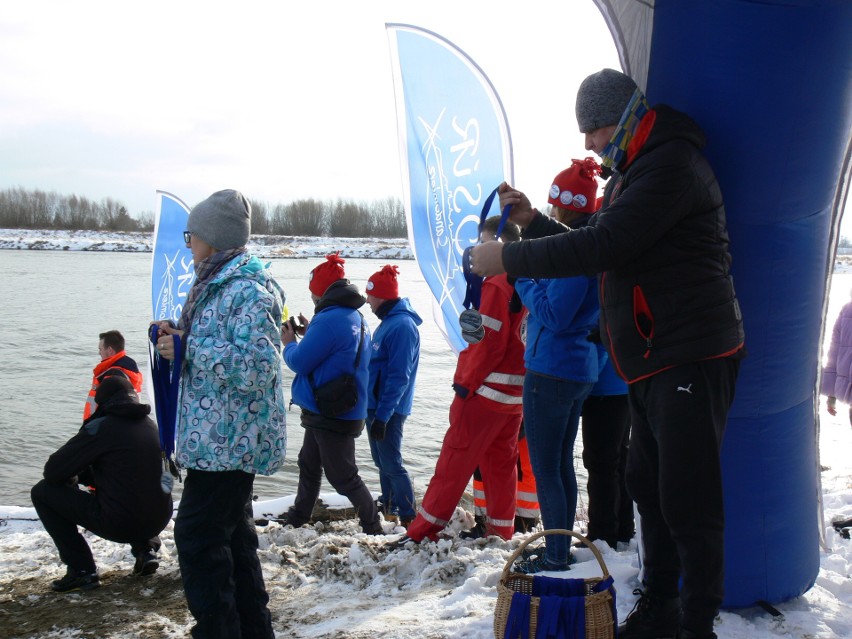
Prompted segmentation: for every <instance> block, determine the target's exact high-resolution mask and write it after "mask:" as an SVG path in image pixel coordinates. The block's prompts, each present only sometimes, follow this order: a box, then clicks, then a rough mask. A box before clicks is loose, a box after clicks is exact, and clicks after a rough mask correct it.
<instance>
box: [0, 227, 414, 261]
mask: <svg viewBox="0 0 852 639" xmlns="http://www.w3.org/2000/svg"><path fill="white" fill-rule="evenodd" d="M248 246H249V249H250V250H251V251H252V252H253V253H254V254H255V255H257V256H259V257H267V258H270V257H306V258H307V257H323V256H325V255H326V254H328V253H330V252H332V251H337V250H340V253H341V255H342V256H343V257H369V258H376V259H387V260H404V259H413V258H414V254H413V253H412V252H411V250H410V249H409V248H408V238H392V239H377V238H362V237H354V238H331V237H301V236H289V235H253V236H252V237H251V239H250V240H249V244H248ZM153 247H154V234H153V233H118V232H100V231H54V230H36V229H0V249H22V250H26V249H31V250H40V251H49V250H59V251H113V252H125V253H150V252H151V250H152V249H153Z"/></svg>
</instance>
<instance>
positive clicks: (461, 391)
mask: <svg viewBox="0 0 852 639" xmlns="http://www.w3.org/2000/svg"><path fill="white" fill-rule="evenodd" d="M453 390H454V391H455V392H456V395H458V396H459V397H461V398H462V399H467V394H468V393H469V392H470V391H468V390H467V389H466V388H465V387H464V386H462V385H461V384H453Z"/></svg>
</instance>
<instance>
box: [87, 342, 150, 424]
mask: <svg viewBox="0 0 852 639" xmlns="http://www.w3.org/2000/svg"><path fill="white" fill-rule="evenodd" d="M107 371H112V373H110V374H111V375H112V374H117V375H124V376H125V377H126V378H127V379H129V380H130V383H131V384H133V388H134V389H136V392H137V393H141V392H142V373H140V372H139V367H138V366H137V365H136V360H134V359H133V358H131V357H128V356H127V353H126V352H125V351H119V352H118V353H116V354H115V355H113V356H112V357H107V358H106V359H104V360H101V362H100V363H99V364H98V365H97V366H95V367H94V368H93V369H92V387H91V388H90V389H89V396H88V397H87V398H86V405H85V406H84V407H83V420H84V421H85V420H87V419H88V418H89V417H91V415H92V413H94V412H95V409H96V408H97V404H95V392H96V391H97V390H98V385H100V383H101V382H102V381H103V380H104V379H105V378H106V377H109V375H106V373H107Z"/></svg>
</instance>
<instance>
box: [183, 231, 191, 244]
mask: <svg viewBox="0 0 852 639" xmlns="http://www.w3.org/2000/svg"><path fill="white" fill-rule="evenodd" d="M191 239H192V233H190V232H189V231H184V232H183V243H184V244H189V241H190V240H191Z"/></svg>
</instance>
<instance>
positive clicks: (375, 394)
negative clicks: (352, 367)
mask: <svg viewBox="0 0 852 639" xmlns="http://www.w3.org/2000/svg"><path fill="white" fill-rule="evenodd" d="M398 274H399V268H398V267H397V266H396V265H395V264H393V265H392V264H387V265H385V266H384V267H382V269H381V270H379V271H378V272H376V273H373V274H372V275H371V276H370V279H369V280H367V304H369V305H370V308H371V309H372V310H373V313H375V314H376V317H378V318H379V319H380V320H381V322H382V323H381V324H379V328H377V329H376V333H375V335H373V354H372V356H371V357H370V383H369V385H368V387H367V388H368V393H367V426H368V431H367V432H368V435H369V439H370V452H371V453H372V455H373V462H375V464H376V468H378V469H379V481H380V483H381V488H382V494H381V497H380V498H379V503H380V504H381V508H382V511H383V514H384V516H385V519H393V518H395V517H396V518H398V519H399V523H400V524H402V525H403V526H405V527H406V528H407V527H408V524H410V523H411V522H412V521H413V520H414V516H415V515H416V514H417V503H416V501H415V499H414V489H413V487H412V485H411V478H410V477H409V476H408V471H407V470H405V466H404V465H403V460H402V427H403V424H404V423H405V418H406V417H408V416H409V415H410V414H411V404H412V399H413V398H414V382H415V378H416V377H417V364H418V363H419V361H420V332H419V331H418V330H417V327H418V326H420V325H421V324H422V323H423V320H422V319H421V318H420V316H419V315H418V314H417V311H415V310H414V309H413V308H411V302H409V301H408V298H407V297H403V298H400V296H399V282H398V279H397V275H398Z"/></svg>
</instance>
